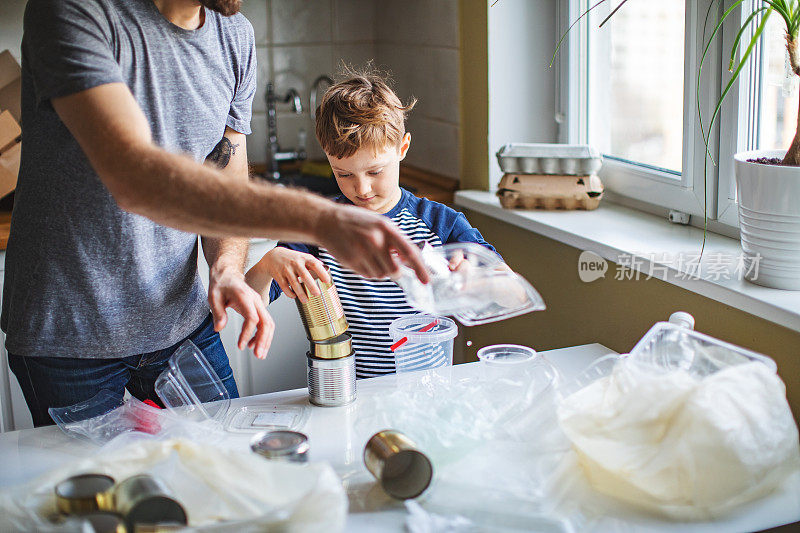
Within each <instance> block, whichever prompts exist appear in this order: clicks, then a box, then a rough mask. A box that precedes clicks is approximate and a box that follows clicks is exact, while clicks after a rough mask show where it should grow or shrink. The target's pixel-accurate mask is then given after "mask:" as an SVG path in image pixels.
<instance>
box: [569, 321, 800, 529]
mask: <svg viewBox="0 0 800 533" xmlns="http://www.w3.org/2000/svg"><path fill="white" fill-rule="evenodd" d="M560 396H561V399H560V401H559V405H558V419H559V425H560V426H561V428H562V430H563V431H564V433H565V434H566V436H567V438H568V439H569V440H570V442H571V443H572V448H573V449H574V450H575V452H576V454H577V457H578V464H579V465H580V467H581V469H582V471H583V473H584V474H585V477H586V479H588V481H589V482H590V483H591V485H592V487H594V489H596V490H597V491H599V492H601V493H603V494H606V495H608V496H611V497H613V498H617V499H619V500H622V501H625V502H628V503H631V504H634V505H636V506H638V507H642V508H645V509H648V510H650V511H656V512H660V513H663V514H666V515H668V516H672V517H677V518H682V519H703V518H709V517H714V516H721V515H724V514H726V513H728V512H730V511H731V510H733V509H736V508H738V507H739V506H741V505H742V504H744V503H747V502H749V501H752V500H754V499H756V498H759V497H761V496H763V495H765V494H768V493H769V492H771V491H772V490H774V489H775V487H777V486H778V485H780V484H781V483H783V481H784V480H785V479H786V477H787V476H789V475H792V474H796V473H798V472H799V471H800V470H799V469H800V446H798V431H797V427H796V425H795V423H794V419H793V417H792V414H791V411H790V409H789V406H788V403H787V401H786V390H785V387H784V385H783V382H782V381H781V380H780V378H779V377H778V376H777V374H776V365H775V363H774V361H772V360H771V359H770V358H768V357H766V356H764V355H761V354H757V353H755V352H751V351H749V350H745V349H743V348H740V347H738V346H734V345H732V344H729V343H726V342H723V341H721V340H718V339H715V338H713V337H710V336H708V335H704V334H702V333H698V332H696V331H693V330H690V329H688V328H686V327H683V326H679V325H676V324H670V323H666V322H662V323H658V324H656V325H655V326H653V328H652V329H651V330H650V331H649V332H648V333H647V334H646V335H645V336H644V337H643V338H642V340H641V341H640V342H639V343H638V344H637V345H636V347H635V348H634V349H633V350H632V352H631V354H630V355H627V356H625V355H608V356H605V357H602V358H600V359H598V360H597V361H595V362H594V363H593V364H592V365H590V366H589V367H588V368H586V369H585V370H584V371H583V372H582V373H581V374H580V375H578V376H577V377H576V378H575V379H574V380H571V381H570V383H568V384H566V385H565V386H563V387H562V388H561V391H560Z"/></svg>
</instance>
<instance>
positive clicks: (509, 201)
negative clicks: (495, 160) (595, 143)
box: [497, 174, 603, 211]
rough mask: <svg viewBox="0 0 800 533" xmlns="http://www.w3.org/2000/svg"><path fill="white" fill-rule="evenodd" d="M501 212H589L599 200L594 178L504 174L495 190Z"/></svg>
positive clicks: (599, 185) (600, 192)
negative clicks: (518, 209) (512, 210)
mask: <svg viewBox="0 0 800 533" xmlns="http://www.w3.org/2000/svg"><path fill="white" fill-rule="evenodd" d="M497 196H498V197H499V198H500V204H501V205H502V206H503V207H504V208H505V209H514V208H520V209H546V210H556V209H563V210H577V209H584V210H587V211H591V210H592V209H597V206H599V205H600V200H601V199H602V197H603V183H602V182H601V181H600V178H598V177H597V175H594V174H591V175H586V176H571V175H551V174H546V175H545V174H505V175H504V176H503V178H502V179H501V180H500V183H499V185H498V190H497Z"/></svg>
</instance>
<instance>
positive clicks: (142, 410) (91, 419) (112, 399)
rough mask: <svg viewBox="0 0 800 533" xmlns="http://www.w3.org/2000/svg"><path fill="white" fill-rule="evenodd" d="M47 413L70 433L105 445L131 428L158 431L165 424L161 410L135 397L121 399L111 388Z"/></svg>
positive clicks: (131, 429) (148, 431) (65, 431)
mask: <svg viewBox="0 0 800 533" xmlns="http://www.w3.org/2000/svg"><path fill="white" fill-rule="evenodd" d="M48 412H49V413H50V417H51V418H52V419H53V421H54V422H55V423H56V425H57V426H58V427H59V428H60V429H61V430H62V431H63V432H64V433H66V434H67V435H70V436H72V437H77V438H80V439H85V440H89V441H91V442H93V443H95V444H97V445H103V444H105V443H106V442H108V441H110V440H112V439H113V438H115V437H117V436H119V435H121V434H123V433H128V432H130V431H140V432H142V433H150V434H154V433H158V432H159V431H161V429H162V426H163V425H164V423H165V420H164V414H163V412H162V410H161V409H156V408H155V407H151V406H149V405H147V404H145V403H143V402H140V401H139V400H137V399H136V398H129V399H128V400H125V401H123V400H121V399H119V398H117V397H116V396H115V395H114V394H113V393H112V392H111V391H109V390H105V389H103V390H101V391H100V392H98V393H97V394H96V395H95V396H93V397H91V398H89V399H88V400H85V401H83V402H79V403H77V404H74V405H70V406H68V407H51V408H50V409H49V410H48Z"/></svg>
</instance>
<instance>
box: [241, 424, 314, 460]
mask: <svg viewBox="0 0 800 533" xmlns="http://www.w3.org/2000/svg"><path fill="white" fill-rule="evenodd" d="M250 449H251V450H253V452H255V453H257V454H259V455H261V456H264V457H266V458H267V459H274V460H279V461H289V462H291V463H305V462H307V461H308V451H309V449H310V446H309V444H308V437H306V436H305V435H304V434H302V433H300V432H299V431H289V430H277V431H265V432H263V433H259V434H257V435H256V436H255V437H253V440H252V441H251V442H250Z"/></svg>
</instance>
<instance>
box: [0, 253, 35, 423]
mask: <svg viewBox="0 0 800 533" xmlns="http://www.w3.org/2000/svg"><path fill="white" fill-rule="evenodd" d="M5 264H6V253H5V252H4V251H0V301H2V298H3V283H2V280H3V279H4V277H5ZM32 427H33V419H31V413H30V411H29V410H28V405H27V404H26V403H25V397H24V396H23V395H22V389H21V388H20V386H19V383H18V382H17V377H16V376H15V375H14V374H13V373H12V372H11V369H9V368H8V352H6V335H5V333H3V332H2V331H0V431H13V430H15V429H28V428H32Z"/></svg>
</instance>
